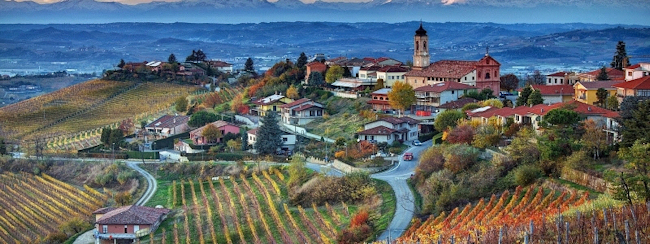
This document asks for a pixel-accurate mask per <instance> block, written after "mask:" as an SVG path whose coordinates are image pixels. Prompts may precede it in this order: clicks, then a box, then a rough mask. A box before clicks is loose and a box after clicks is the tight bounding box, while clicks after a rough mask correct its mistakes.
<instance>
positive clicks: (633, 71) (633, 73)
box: [623, 63, 650, 81]
mask: <svg viewBox="0 0 650 244" xmlns="http://www.w3.org/2000/svg"><path fill="white" fill-rule="evenodd" d="M623 72H625V81H631V80H636V79H638V78H641V77H644V76H648V75H650V63H638V64H635V65H631V66H628V67H626V68H625V69H623Z"/></svg>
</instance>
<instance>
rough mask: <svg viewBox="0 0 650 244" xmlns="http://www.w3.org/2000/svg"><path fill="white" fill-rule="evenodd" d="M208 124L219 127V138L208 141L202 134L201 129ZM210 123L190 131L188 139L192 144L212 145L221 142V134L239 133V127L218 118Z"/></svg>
mask: <svg viewBox="0 0 650 244" xmlns="http://www.w3.org/2000/svg"><path fill="white" fill-rule="evenodd" d="M210 124H212V125H214V126H215V127H217V129H219V131H220V132H221V138H217V140H215V141H210V140H208V139H206V138H205V137H204V136H203V130H205V128H207V126H208V125H210ZM210 124H207V125H205V126H203V127H200V128H198V129H196V130H193V131H190V139H191V140H192V143H193V144H194V145H213V144H215V143H219V142H221V139H223V136H225V135H227V134H228V133H232V134H239V127H238V126H236V125H234V124H231V123H228V122H226V121H223V120H218V121H215V122H212V123H210Z"/></svg>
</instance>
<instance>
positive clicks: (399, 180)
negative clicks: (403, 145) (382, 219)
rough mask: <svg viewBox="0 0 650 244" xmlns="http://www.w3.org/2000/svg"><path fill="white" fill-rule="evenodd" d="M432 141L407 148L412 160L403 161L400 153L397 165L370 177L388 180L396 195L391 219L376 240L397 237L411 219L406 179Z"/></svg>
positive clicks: (411, 201)
mask: <svg viewBox="0 0 650 244" xmlns="http://www.w3.org/2000/svg"><path fill="white" fill-rule="evenodd" d="M431 145H432V141H431V140H429V141H426V142H423V143H422V146H414V147H410V148H409V149H407V150H406V151H405V152H411V153H413V160H411V161H404V160H403V159H402V157H401V155H400V157H399V163H398V164H397V167H395V168H392V169H390V170H387V171H384V172H381V173H377V174H373V175H371V177H372V178H375V179H380V180H383V181H386V182H388V184H390V186H391V187H392V188H393V191H394V192H395V197H396V205H397V207H396V209H395V215H394V216H393V220H392V221H391V222H390V225H389V226H388V228H387V229H386V230H385V231H384V233H382V234H381V235H380V236H379V237H378V238H377V241H387V242H388V243H390V242H391V241H392V240H394V239H395V238H397V237H400V236H401V235H402V234H403V233H404V231H406V228H408V226H409V224H410V223H411V219H413V213H414V211H415V198H414V197H413V193H412V192H411V189H409V187H408V184H407V183H406V180H407V179H408V178H409V177H411V174H413V172H414V171H415V167H417V165H418V160H419V159H420V154H421V153H422V152H423V151H424V150H426V149H427V148H429V147H431Z"/></svg>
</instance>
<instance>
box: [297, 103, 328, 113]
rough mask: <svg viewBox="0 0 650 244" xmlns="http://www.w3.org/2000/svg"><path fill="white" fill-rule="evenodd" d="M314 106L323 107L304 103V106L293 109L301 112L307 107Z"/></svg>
mask: <svg viewBox="0 0 650 244" xmlns="http://www.w3.org/2000/svg"><path fill="white" fill-rule="evenodd" d="M314 107H316V108H321V107H320V106H318V105H316V104H307V105H304V106H300V107H297V108H294V109H293V110H294V111H296V112H300V111H303V110H307V109H310V108H314Z"/></svg>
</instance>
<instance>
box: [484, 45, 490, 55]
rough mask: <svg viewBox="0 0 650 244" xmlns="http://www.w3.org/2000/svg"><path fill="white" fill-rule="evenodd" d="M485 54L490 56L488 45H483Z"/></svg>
mask: <svg viewBox="0 0 650 244" xmlns="http://www.w3.org/2000/svg"><path fill="white" fill-rule="evenodd" d="M485 56H490V46H486V47H485Z"/></svg>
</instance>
